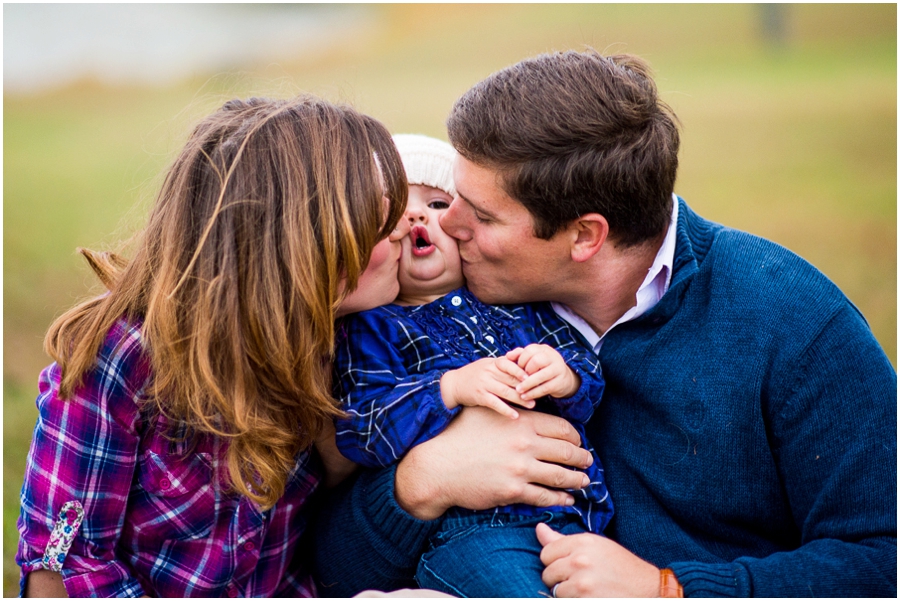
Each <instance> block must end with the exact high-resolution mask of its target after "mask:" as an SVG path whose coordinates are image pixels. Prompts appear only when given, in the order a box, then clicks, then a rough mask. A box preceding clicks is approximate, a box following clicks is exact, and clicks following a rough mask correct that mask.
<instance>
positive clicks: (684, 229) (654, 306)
mask: <svg viewBox="0 0 900 601" xmlns="http://www.w3.org/2000/svg"><path fill="white" fill-rule="evenodd" d="M673 198H674V202H675V207H673V215H672V223H671V224H670V225H669V232H668V233H667V234H666V238H665V240H664V241H663V244H662V246H661V247H660V249H659V252H658V253H657V256H656V259H655V260H654V262H653V266H652V267H651V269H650V272H648V274H647V278H645V280H644V283H643V284H642V285H641V288H640V289H639V291H638V295H640V294H641V292H642V291H643V292H644V293H645V294H649V292H650V291H649V289H650V287H652V286H657V287H658V288H659V292H658V296H656V297H655V299H654V300H653V301H652V302H650V303H647V304H645V305H644V306H642V307H640V311H635V309H638V306H639V305H640V303H639V305H638V306H635V307H633V308H632V309H631V310H629V311H628V312H626V313H625V315H623V316H622V317H621V318H620V319H619V320H618V321H616V323H615V324H613V325H612V327H610V328H609V330H607V331H606V332H607V333H608V332H610V331H612V330H613V329H614V328H615V327H617V326H618V325H620V324H622V323H625V322H628V321H637V320H643V319H652V320H653V323H654V324H660V323H662V322H663V321H667V320H668V319H669V318H670V317H671V316H672V315H673V314H674V313H675V311H677V310H678V306H679V304H680V303H679V302H678V301H679V299H680V298H681V297H682V296H683V295H684V292H685V291H686V290H687V288H688V286H689V284H690V282H691V280H692V279H693V277H694V275H695V274H696V273H697V271H698V270H699V265H700V264H701V263H702V262H703V259H704V258H706V254H707V253H708V252H709V248H710V246H711V245H712V241H713V238H714V234H715V230H717V229H721V227H722V226H719V225H716V224H713V223H710V222H709V221H706V220H705V219H703V218H701V217H699V216H698V215H697V214H696V213H694V212H693V211H692V210H691V208H690V207H688V205H687V203H686V202H685V201H684V199H682V198H681V197H679V196H675V195H674V194H673ZM673 226H674V227H673ZM661 280H662V281H661ZM552 305H553V309H554V310H555V311H556V313H557V314H559V316H560V317H562V318H563V319H565V320H566V321H567V322H569V323H570V324H571V325H572V326H573V327H574V328H575V329H576V330H577V331H578V332H579V333H581V335H582V336H584V338H585V340H586V341H587V342H588V343H589V344H590V346H591V347H592V348H594V350H595V351H599V348H600V346H601V344H602V340H603V338H604V337H605V335H606V334H605V333H604V335H603V336H600V335H598V334H597V333H596V332H595V331H594V330H593V328H591V327H590V325H588V323H587V322H586V321H585V320H583V319H582V318H581V317H580V316H579V315H577V314H576V313H575V312H574V311H572V310H571V309H569V308H568V307H567V306H565V305H562V304H560V303H552Z"/></svg>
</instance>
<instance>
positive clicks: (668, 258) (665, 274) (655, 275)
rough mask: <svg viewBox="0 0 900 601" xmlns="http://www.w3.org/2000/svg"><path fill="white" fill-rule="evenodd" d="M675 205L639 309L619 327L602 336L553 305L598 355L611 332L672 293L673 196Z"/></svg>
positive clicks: (628, 313) (564, 308) (627, 315)
mask: <svg viewBox="0 0 900 601" xmlns="http://www.w3.org/2000/svg"><path fill="white" fill-rule="evenodd" d="M672 203H673V208H672V220H671V221H670V222H669V229H668V231H667V232H666V237H665V239H664V240H663V243H662V245H661V246H660V247H659V252H657V253H656V258H655V259H654V260H653V264H652V265H651V266H650V269H649V270H648V271H647V275H646V277H644V281H643V283H641V285H640V287H639V288H638V291H637V293H636V294H635V301H636V302H635V305H634V306H633V307H631V308H630V309H629V310H628V311H626V312H625V314H624V315H622V317H620V318H619V319H618V320H617V321H616V323H614V324H613V325H612V326H610V328H609V329H608V330H606V332H604V333H603V335H602V336H601V335H599V334H597V332H595V331H594V329H593V328H592V327H591V326H590V325H588V323H587V322H586V321H585V320H583V319H582V318H581V317H580V316H579V315H578V314H577V313H575V312H574V311H572V310H571V309H570V308H569V307H567V306H566V305H563V304H561V303H552V305H553V309H554V310H555V311H556V313H557V314H558V315H559V316H560V317H562V318H563V319H565V320H566V321H567V322H569V323H570V324H572V326H573V327H574V328H575V329H576V330H578V331H579V332H580V333H581V335H582V336H584V337H585V339H586V340H587V341H588V342H589V343H590V345H591V346H592V347H593V348H594V352H597V351H599V350H600V347H601V346H602V345H603V338H604V337H605V336H606V334H607V333H608V332H609V330H612V329H613V328H614V327H616V326H617V325H619V324H621V323H625V322H626V321H631V320H633V319H637V318H638V317H640V316H641V315H643V314H644V313H646V312H647V311H649V310H650V309H652V308H653V307H654V306H656V303H658V302H659V299H661V298H662V297H663V295H664V294H665V293H666V291H667V290H668V289H669V284H670V283H671V282H672V265H673V264H674V262H675V230H676V227H677V225H678V197H677V196H675V195H674V194H672Z"/></svg>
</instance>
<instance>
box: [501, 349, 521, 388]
mask: <svg viewBox="0 0 900 601" xmlns="http://www.w3.org/2000/svg"><path fill="white" fill-rule="evenodd" d="M514 350H518V351H520V350H522V349H514ZM512 352H514V351H509V353H512ZM509 353H507V354H506V357H498V358H497V360H496V361H495V362H494V365H495V366H496V367H497V369H499V370H500V371H501V372H503V373H505V374H507V375H510V376H512V377H513V378H515V379H516V382H517V383H518V382H522V381H524V380H525V379H526V378H528V372H526V371H525V370H524V369H522V368H521V367H519V366H518V365H516V364H515V363H514V361H515V359H511V358H510V357H509Z"/></svg>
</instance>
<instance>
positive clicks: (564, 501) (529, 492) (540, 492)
mask: <svg viewBox="0 0 900 601" xmlns="http://www.w3.org/2000/svg"><path fill="white" fill-rule="evenodd" d="M517 499H519V500H518V501H517V502H519V503H525V504H526V505H534V506H535V507H551V506H553V505H572V504H573V503H574V502H575V499H574V497H572V495H570V494H569V493H566V492H563V491H561V490H550V489H548V488H544V487H542V486H537V485H535V484H526V485H525V487H524V488H523V489H522V490H521V494H520V495H519V496H518V497H517Z"/></svg>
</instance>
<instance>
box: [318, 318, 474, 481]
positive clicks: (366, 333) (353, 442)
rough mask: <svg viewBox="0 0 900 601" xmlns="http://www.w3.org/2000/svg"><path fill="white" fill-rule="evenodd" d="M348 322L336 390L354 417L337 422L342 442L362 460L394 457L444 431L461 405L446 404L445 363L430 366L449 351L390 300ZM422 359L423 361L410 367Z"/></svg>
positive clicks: (375, 463) (381, 461)
mask: <svg viewBox="0 0 900 601" xmlns="http://www.w3.org/2000/svg"><path fill="white" fill-rule="evenodd" d="M344 323H345V327H346V328H347V336H346V338H345V339H344V340H343V341H341V343H340V344H339V345H338V348H337V350H336V353H335V360H334V374H335V396H336V397H337V398H339V399H340V401H341V405H342V408H343V409H344V410H345V411H346V412H347V415H348V417H347V418H344V419H338V420H336V422H335V429H336V431H337V433H336V441H337V446H338V449H340V451H341V453H343V454H344V456H345V457H347V458H348V459H350V460H351V461H354V462H356V463H359V464H360V465H365V466H368V467H383V466H388V465H392V464H393V463H395V462H397V461H399V460H400V458H402V457H403V455H404V454H405V453H406V452H407V451H408V450H409V449H411V448H412V447H414V446H415V445H417V444H419V443H422V442H425V441H426V440H430V439H431V438H433V437H435V436H437V435H438V434H439V433H441V432H442V431H443V430H444V428H446V427H447V425H448V424H449V423H450V420H451V419H453V417H454V416H455V415H456V414H457V413H458V412H459V408H458V407H457V408H454V409H452V410H450V409H447V407H446V406H445V405H444V401H443V398H442V397H441V390H440V380H441V376H442V375H443V370H441V369H428V367H423V365H425V363H426V360H427V358H428V357H432V356H435V355H440V354H442V353H441V352H440V349H439V348H436V345H435V344H434V342H433V341H431V340H430V339H429V338H428V337H427V336H425V334H424V333H422V332H421V331H419V330H418V329H416V328H414V327H412V325H411V324H410V323H409V322H408V321H404V320H403V318H402V316H400V315H397V314H395V313H392V312H391V310H390V308H389V307H381V308H378V309H373V310H371V311H364V312H363V313H359V314H356V315H352V316H350V317H348V318H347V319H346V320H345V322H344ZM416 367H423V368H422V369H421V371H420V372H415V371H413V373H410V370H415V368H416ZM408 368H410V369H408Z"/></svg>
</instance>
